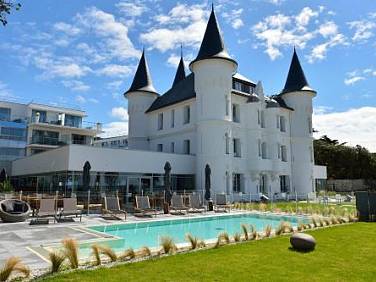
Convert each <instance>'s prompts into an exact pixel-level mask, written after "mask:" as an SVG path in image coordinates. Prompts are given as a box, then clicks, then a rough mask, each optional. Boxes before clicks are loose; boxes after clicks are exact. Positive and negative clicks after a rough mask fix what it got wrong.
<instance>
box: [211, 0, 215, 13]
mask: <svg viewBox="0 0 376 282" xmlns="http://www.w3.org/2000/svg"><path fill="white" fill-rule="evenodd" d="M211 6H212V12H214V1H212V5H211Z"/></svg>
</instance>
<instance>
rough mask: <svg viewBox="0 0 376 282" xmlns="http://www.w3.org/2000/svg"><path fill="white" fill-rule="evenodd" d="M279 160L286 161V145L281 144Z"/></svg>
mask: <svg viewBox="0 0 376 282" xmlns="http://www.w3.org/2000/svg"><path fill="white" fill-rule="evenodd" d="M281 160H282V161H283V162H287V147H286V146H285V145H282V146H281Z"/></svg>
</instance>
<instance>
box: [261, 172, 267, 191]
mask: <svg viewBox="0 0 376 282" xmlns="http://www.w3.org/2000/svg"><path fill="white" fill-rule="evenodd" d="M260 193H263V194H268V186H267V178H266V175H265V174H261V176H260Z"/></svg>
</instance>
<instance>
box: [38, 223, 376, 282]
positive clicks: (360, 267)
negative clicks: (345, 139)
mask: <svg viewBox="0 0 376 282" xmlns="http://www.w3.org/2000/svg"><path fill="white" fill-rule="evenodd" d="M309 233H310V234H312V235H313V236H314V237H315V238H316V240H317V248H316V250H315V251H313V252H310V253H298V252H295V251H292V250H290V249H289V246H290V244H289V236H282V237H277V238H273V239H266V240H262V241H251V242H247V243H243V244H238V245H231V246H223V247H220V248H218V249H210V250H204V251H199V252H193V253H187V254H180V255H175V256H170V257H164V258H161V259H154V260H149V261H144V262H139V263H132V264H127V265H121V266H118V267H114V268H110V269H104V268H102V269H98V270H95V271H77V272H73V273H70V274H63V275H57V276H55V277H50V278H47V279H45V281H80V282H83V281H106V282H107V281H255V280H263V281H277V280H278V281H375V279H376V224H375V223H355V224H351V225H343V226H338V227H331V228H325V229H320V230H316V231H311V232H309Z"/></svg>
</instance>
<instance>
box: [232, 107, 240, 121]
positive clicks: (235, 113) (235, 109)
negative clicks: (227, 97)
mask: <svg viewBox="0 0 376 282" xmlns="http://www.w3.org/2000/svg"><path fill="white" fill-rule="evenodd" d="M232 121H233V122H240V109H239V105H236V104H232Z"/></svg>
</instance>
